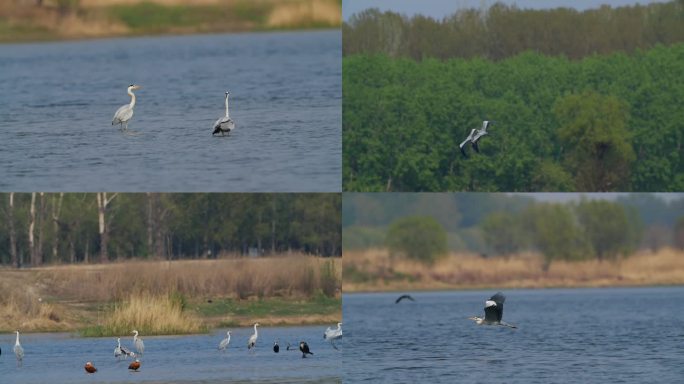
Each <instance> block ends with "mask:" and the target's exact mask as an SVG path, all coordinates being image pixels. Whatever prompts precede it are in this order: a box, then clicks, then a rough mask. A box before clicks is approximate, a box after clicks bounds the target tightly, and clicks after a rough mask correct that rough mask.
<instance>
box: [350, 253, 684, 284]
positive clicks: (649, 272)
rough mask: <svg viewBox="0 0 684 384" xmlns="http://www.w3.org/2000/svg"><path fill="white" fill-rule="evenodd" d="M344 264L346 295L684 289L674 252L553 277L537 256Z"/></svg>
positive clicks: (381, 256) (589, 263) (570, 265)
mask: <svg viewBox="0 0 684 384" xmlns="http://www.w3.org/2000/svg"><path fill="white" fill-rule="evenodd" d="M342 260H343V275H344V285H343V288H344V293H380V292H405V291H443V290H483V289H545V288H554V289H562V288H608V287H616V288H617V287H624V288H627V287H648V286H653V287H656V286H680V285H684V252H682V251H677V250H674V249H670V248H664V249H661V250H660V251H658V252H655V253H652V252H648V251H642V252H640V253H638V254H636V255H634V256H631V257H628V258H623V259H618V260H604V261H598V260H584V261H554V262H553V263H552V264H551V266H550V268H549V270H548V271H544V270H543V268H542V265H543V260H542V258H541V257H540V255H538V254H520V255H515V256H511V257H508V258H481V257H479V256H476V255H470V254H451V255H449V257H447V258H446V259H444V260H442V261H439V262H437V263H436V264H435V265H433V266H428V265H424V264H421V263H418V262H415V261H410V260H391V259H390V258H389V256H388V254H387V252H386V251H385V250H382V249H374V250H367V251H356V252H350V251H347V252H345V253H344V254H343V256H342Z"/></svg>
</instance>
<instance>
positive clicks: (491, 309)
mask: <svg viewBox="0 0 684 384" xmlns="http://www.w3.org/2000/svg"><path fill="white" fill-rule="evenodd" d="M505 301H506V296H504V294H503V293H501V292H497V293H496V294H495V295H494V296H492V297H490V298H489V300H487V301H485V308H484V311H485V317H484V318H482V317H479V316H472V317H469V318H468V319H469V320H473V321H474V322H475V323H476V324H477V325H501V326H504V327H509V328H517V327H516V326H515V325H511V324H508V323H505V322H503V321H501V319H502V318H503V305H504V302H505Z"/></svg>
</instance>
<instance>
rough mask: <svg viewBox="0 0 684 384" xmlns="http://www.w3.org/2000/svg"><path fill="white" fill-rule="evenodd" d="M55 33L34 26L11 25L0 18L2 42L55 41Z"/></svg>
mask: <svg viewBox="0 0 684 384" xmlns="http://www.w3.org/2000/svg"><path fill="white" fill-rule="evenodd" d="M54 39H56V37H55V36H54V32H52V31H50V30H48V29H47V28H43V27H39V26H36V25H32V24H16V23H10V22H9V21H8V20H6V19H1V18H0V42H12V41H32V40H54Z"/></svg>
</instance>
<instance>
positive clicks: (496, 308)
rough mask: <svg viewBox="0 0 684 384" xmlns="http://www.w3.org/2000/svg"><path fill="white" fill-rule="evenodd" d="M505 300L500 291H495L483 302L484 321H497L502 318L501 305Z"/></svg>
mask: <svg viewBox="0 0 684 384" xmlns="http://www.w3.org/2000/svg"><path fill="white" fill-rule="evenodd" d="M505 301H506V296H504V294H503V293H501V292H497V293H496V294H495V295H494V296H492V297H491V298H489V300H487V301H486V302H485V321H486V322H491V323H498V322H500V321H501V319H502V318H503V305H504V302H505Z"/></svg>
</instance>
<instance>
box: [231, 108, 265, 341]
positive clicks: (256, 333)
mask: <svg viewBox="0 0 684 384" xmlns="http://www.w3.org/2000/svg"><path fill="white" fill-rule="evenodd" d="M226 100H228V99H226ZM226 105H228V104H227V103H226ZM226 116H228V115H227V114H226ZM258 335H259V331H257V328H256V325H254V336H258Z"/></svg>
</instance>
